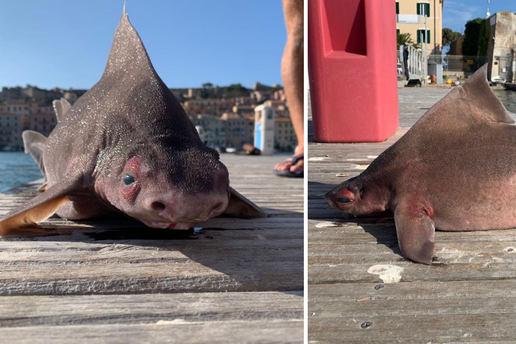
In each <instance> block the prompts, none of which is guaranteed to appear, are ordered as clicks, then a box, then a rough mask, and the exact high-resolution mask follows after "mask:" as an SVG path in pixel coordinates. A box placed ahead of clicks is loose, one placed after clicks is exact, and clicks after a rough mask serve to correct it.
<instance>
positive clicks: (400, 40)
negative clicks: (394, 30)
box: [396, 33, 421, 49]
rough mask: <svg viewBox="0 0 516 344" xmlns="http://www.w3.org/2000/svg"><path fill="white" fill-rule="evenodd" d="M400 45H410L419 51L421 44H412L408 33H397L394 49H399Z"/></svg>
mask: <svg viewBox="0 0 516 344" xmlns="http://www.w3.org/2000/svg"><path fill="white" fill-rule="evenodd" d="M402 44H411V45H412V46H413V47H414V48H416V49H421V44H419V43H414V42H413V41H412V36H411V35H410V33H399V34H398V36H397V38H396V48H397V49H399V48H400V45H402Z"/></svg>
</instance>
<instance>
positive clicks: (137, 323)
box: [0, 154, 303, 343]
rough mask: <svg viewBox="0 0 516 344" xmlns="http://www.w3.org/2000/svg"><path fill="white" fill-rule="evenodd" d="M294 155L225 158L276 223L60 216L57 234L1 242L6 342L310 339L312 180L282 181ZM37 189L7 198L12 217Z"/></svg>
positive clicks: (238, 184)
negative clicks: (306, 200)
mask: <svg viewBox="0 0 516 344" xmlns="http://www.w3.org/2000/svg"><path fill="white" fill-rule="evenodd" d="M284 158H285V157H281V156H274V157H264V156H252V157H251V156H235V155H228V154H225V155H223V156H222V160H223V162H224V163H226V165H227V166H228V168H229V171H230V175H231V185H232V186H233V187H234V188H235V189H236V190H238V191H239V192H241V193H242V194H243V195H245V196H247V197H248V198H249V199H251V200H252V201H254V202H255V203H256V204H258V205H259V206H260V207H262V208H263V209H264V210H265V211H266V212H267V213H268V214H269V217H268V218H264V219H258V220H245V219H233V218H216V219H211V220H210V221H208V222H206V223H204V224H202V225H201V226H202V230H196V231H195V232H194V231H177V230H175V231H174V230H159V229H150V228H146V227H144V226H142V225H141V224H139V223H138V222H136V221H132V220H129V219H127V220H126V219H122V218H120V219H103V220H96V221H85V222H80V223H79V222H70V221H64V220H62V219H59V218H51V219H50V220H49V221H48V222H45V223H44V225H45V227H46V228H48V231H49V234H50V235H48V236H40V237H8V236H5V237H0V342H1V343H70V342H73V343H243V342H246V343H273V342H274V343H280V342H281V343H302V342H303V180H302V179H287V178H279V177H276V176H273V175H272V168H273V166H274V165H275V164H276V163H277V162H280V161H282V160H283V159H284ZM20 173H22V171H20ZM37 184H38V183H32V184H31V185H29V186H23V187H19V188H16V189H14V190H11V191H10V192H7V193H4V194H0V214H5V213H6V212H8V211H9V210H10V209H12V208H13V207H15V206H17V205H19V204H21V203H23V202H25V201H26V200H28V199H30V198H31V197H33V196H34V195H35V194H36V185H37Z"/></svg>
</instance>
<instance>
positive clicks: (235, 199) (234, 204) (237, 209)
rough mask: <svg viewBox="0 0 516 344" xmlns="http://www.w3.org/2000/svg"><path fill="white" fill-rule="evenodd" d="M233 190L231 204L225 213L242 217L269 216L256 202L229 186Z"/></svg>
mask: <svg viewBox="0 0 516 344" xmlns="http://www.w3.org/2000/svg"><path fill="white" fill-rule="evenodd" d="M229 189H230V191H231V199H230V200H229V205H228V207H227V208H226V210H225V211H224V213H223V214H224V215H228V216H234V217H242V218H249V219H251V218H258V217H267V214H265V213H264V212H263V211H262V210H261V209H260V208H259V207H258V206H257V205H256V204H254V203H253V202H251V201H250V200H248V199H247V198H245V197H244V196H242V195H241V194H239V193H238V192H237V191H236V190H235V189H233V188H231V187H230V188H229Z"/></svg>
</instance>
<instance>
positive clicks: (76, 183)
mask: <svg viewBox="0 0 516 344" xmlns="http://www.w3.org/2000/svg"><path fill="white" fill-rule="evenodd" d="M81 184H82V180H81V179H75V180H67V181H64V182H61V183H58V184H55V185H53V186H51V187H49V188H48V189H47V190H46V191H45V192H44V193H41V194H39V195H38V196H36V197H34V198H33V199H31V200H30V201H28V202H27V203H25V204H23V205H21V206H19V207H18V208H16V209H14V210H13V211H11V212H10V213H7V214H6V215H4V216H3V217H2V218H1V219H0V235H4V234H13V233H15V232H16V233H18V232H20V230H21V229H23V228H30V227H38V225H37V224H38V223H39V222H41V221H45V220H46V219H48V218H49V217H50V216H52V215H53V214H54V213H55V212H56V211H57V210H58V209H59V208H60V207H61V206H62V205H63V204H65V203H66V202H68V201H70V199H69V198H68V197H69V196H70V195H71V194H73V193H74V191H77V189H78V188H80V187H81Z"/></svg>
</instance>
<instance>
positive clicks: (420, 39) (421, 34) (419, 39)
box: [417, 30, 430, 43]
mask: <svg viewBox="0 0 516 344" xmlns="http://www.w3.org/2000/svg"><path fill="white" fill-rule="evenodd" d="M425 39H426V43H430V30H426V34H425V30H417V42H418V43H425Z"/></svg>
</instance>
